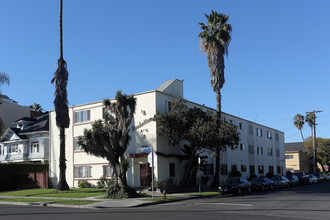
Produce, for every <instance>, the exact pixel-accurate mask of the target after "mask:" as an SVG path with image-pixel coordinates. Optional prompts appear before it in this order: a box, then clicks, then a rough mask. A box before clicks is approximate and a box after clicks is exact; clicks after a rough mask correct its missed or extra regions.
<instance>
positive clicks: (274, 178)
mask: <svg viewBox="0 0 330 220" xmlns="http://www.w3.org/2000/svg"><path fill="white" fill-rule="evenodd" d="M281 179H282V177H280V176H274V177H273V180H281Z"/></svg>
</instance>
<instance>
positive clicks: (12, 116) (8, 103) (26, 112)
mask: <svg viewBox="0 0 330 220" xmlns="http://www.w3.org/2000/svg"><path fill="white" fill-rule="evenodd" d="M30 116H31V113H30V109H29V108H28V107H26V106H21V105H19V104H18V103H17V102H16V101H14V100H12V99H10V98H9V97H8V96H6V95H0V118H2V120H3V123H4V128H5V129H6V128H8V127H10V126H12V122H13V121H15V120H17V119H19V118H23V117H30ZM0 136H1V134H0Z"/></svg>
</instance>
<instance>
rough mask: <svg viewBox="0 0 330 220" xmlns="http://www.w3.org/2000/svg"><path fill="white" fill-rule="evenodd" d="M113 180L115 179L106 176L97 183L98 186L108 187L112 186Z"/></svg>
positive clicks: (99, 187) (100, 187) (101, 187)
mask: <svg viewBox="0 0 330 220" xmlns="http://www.w3.org/2000/svg"><path fill="white" fill-rule="evenodd" d="M112 181H113V180H111V179H107V178H106V177H101V178H100V179H99V180H98V181H97V183H96V188H98V189H108V188H109V187H110V185H111V182H112Z"/></svg>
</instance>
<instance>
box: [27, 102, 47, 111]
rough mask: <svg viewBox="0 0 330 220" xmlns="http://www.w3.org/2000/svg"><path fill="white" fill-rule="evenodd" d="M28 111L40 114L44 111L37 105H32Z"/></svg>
mask: <svg viewBox="0 0 330 220" xmlns="http://www.w3.org/2000/svg"><path fill="white" fill-rule="evenodd" d="M29 109H31V110H32V111H35V112H42V111H43V110H44V109H43V108H42V107H41V105H40V104H38V103H33V105H29Z"/></svg>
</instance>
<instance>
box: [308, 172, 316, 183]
mask: <svg viewBox="0 0 330 220" xmlns="http://www.w3.org/2000/svg"><path fill="white" fill-rule="evenodd" d="M308 179H309V183H318V179H317V177H316V176H314V175H313V174H309V175H308Z"/></svg>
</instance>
